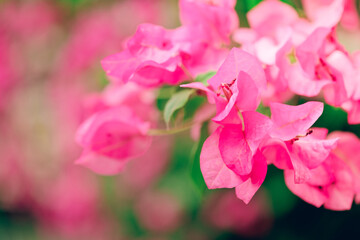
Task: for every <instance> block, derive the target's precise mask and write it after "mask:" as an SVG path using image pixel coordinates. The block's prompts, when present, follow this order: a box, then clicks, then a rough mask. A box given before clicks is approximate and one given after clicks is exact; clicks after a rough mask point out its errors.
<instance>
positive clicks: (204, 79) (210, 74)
mask: <svg viewBox="0 0 360 240" xmlns="http://www.w3.org/2000/svg"><path fill="white" fill-rule="evenodd" d="M215 74H216V72H213V71H210V72H207V73H204V74H200V75H199V76H197V77H196V78H195V82H201V83H203V84H204V85H205V86H207V85H209V84H208V83H207V81H208V80H209V79H210V78H212V77H213V76H214V75H215Z"/></svg>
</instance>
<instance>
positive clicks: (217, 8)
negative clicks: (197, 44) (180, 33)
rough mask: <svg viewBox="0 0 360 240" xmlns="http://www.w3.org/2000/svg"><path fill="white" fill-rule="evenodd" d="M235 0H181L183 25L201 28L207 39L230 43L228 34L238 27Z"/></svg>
mask: <svg viewBox="0 0 360 240" xmlns="http://www.w3.org/2000/svg"><path fill="white" fill-rule="evenodd" d="M235 4H236V1H235V0H221V1H219V0H181V1H180V19H181V22H182V24H183V25H185V26H186V25H192V26H193V25H196V26H199V27H201V28H203V30H204V32H205V34H206V36H207V38H208V41H209V40H210V42H216V43H221V42H224V43H230V38H229V37H230V34H231V33H232V32H233V31H234V30H235V29H236V28H237V27H238V25H239V18H238V16H237V14H236V11H235Z"/></svg>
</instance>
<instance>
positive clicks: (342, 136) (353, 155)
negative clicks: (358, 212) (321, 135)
mask: <svg viewBox="0 0 360 240" xmlns="http://www.w3.org/2000/svg"><path fill="white" fill-rule="evenodd" d="M329 138H339V142H338V146H337V148H336V149H335V150H334V151H333V152H334V154H335V155H336V156H338V157H339V158H340V159H341V160H342V161H344V162H345V163H346V165H347V166H348V167H349V168H350V170H351V172H352V173H353V178H354V191H355V193H356V195H357V203H359V201H358V199H359V196H360V160H359V158H358V155H359V154H360V140H359V138H358V137H357V136H356V135H355V134H353V133H350V132H338V131H336V132H332V133H330V134H329Z"/></svg>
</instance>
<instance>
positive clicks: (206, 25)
mask: <svg viewBox="0 0 360 240" xmlns="http://www.w3.org/2000/svg"><path fill="white" fill-rule="evenodd" d="M180 6H181V9H182V10H181V18H182V21H183V26H180V27H179V28H176V29H173V30H167V29H164V28H162V27H161V26H157V25H152V24H141V25H140V26H139V27H138V29H137V31H136V33H135V35H134V36H133V37H131V38H130V39H129V40H128V41H127V43H126V47H125V50H124V51H122V52H120V53H118V54H115V55H112V56H109V57H107V58H106V59H104V60H103V61H102V65H103V68H104V69H105V71H106V72H107V74H108V75H109V76H110V77H112V79H113V81H114V82H128V81H132V82H136V83H138V84H140V85H142V86H146V87H157V86H160V85H163V84H170V85H175V84H178V83H179V82H181V81H184V80H186V79H187V80H193V78H194V77H195V76H196V75H198V74H200V73H205V72H208V71H210V70H215V69H217V68H218V67H219V65H220V63H221V61H222V60H223V59H224V57H225V54H226V53H227V49H225V48H224V46H223V43H225V42H230V41H229V35H230V33H231V32H232V31H233V29H235V28H236V27H237V25H238V19H237V16H236V12H235V10H234V6H235V1H234V0H226V1H221V2H217V3H216V4H215V2H214V3H209V2H204V1H188V0H183V1H181V2H180ZM199 12H200V14H199ZM204 16H206V18H203V17H204ZM229 24H230V25H229ZM218 31H219V32H218ZM219 39H221V41H220V40H219Z"/></svg>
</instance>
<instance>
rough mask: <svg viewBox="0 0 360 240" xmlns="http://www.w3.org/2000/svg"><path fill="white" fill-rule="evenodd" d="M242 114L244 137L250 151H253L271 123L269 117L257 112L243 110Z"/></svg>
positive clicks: (270, 126) (267, 131) (268, 129)
mask: <svg viewBox="0 0 360 240" xmlns="http://www.w3.org/2000/svg"><path fill="white" fill-rule="evenodd" d="M242 115H243V118H244V123H245V132H244V133H245V137H246V139H247V142H248V144H249V147H250V149H251V151H252V152H253V153H255V152H256V150H257V149H258V147H259V145H260V143H261V141H263V139H264V137H265V136H266V135H267V134H268V133H269V131H270V129H271V128H272V126H273V123H272V121H271V120H270V118H268V117H267V116H265V115H263V114H261V113H258V112H253V111H250V112H243V113H242Z"/></svg>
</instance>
